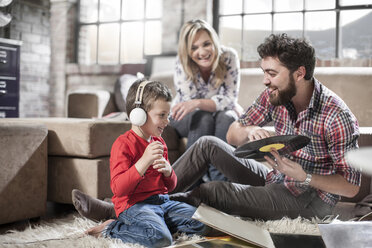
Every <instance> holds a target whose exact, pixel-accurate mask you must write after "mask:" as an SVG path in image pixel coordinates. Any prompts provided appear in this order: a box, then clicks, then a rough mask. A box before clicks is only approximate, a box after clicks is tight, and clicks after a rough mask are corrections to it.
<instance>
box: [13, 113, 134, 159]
mask: <svg viewBox="0 0 372 248" xmlns="http://www.w3.org/2000/svg"><path fill="white" fill-rule="evenodd" d="M8 120H9V119H8ZM12 120H14V121H18V122H30V121H31V122H38V123H43V124H45V125H46V126H47V128H48V154H49V155H54V156H68V157H81V158H98V157H102V156H109V155H110V151H111V146H112V144H113V143H114V141H115V140H116V138H117V137H119V135H121V134H123V133H124V132H126V131H128V130H129V129H130V128H131V124H130V122H129V121H116V120H107V119H84V118H81V119H80V118H57V117H55V118H53V117H52V118H20V119H16V118H13V119H12Z"/></svg>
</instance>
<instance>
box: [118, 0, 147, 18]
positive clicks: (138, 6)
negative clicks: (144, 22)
mask: <svg viewBox="0 0 372 248" xmlns="http://www.w3.org/2000/svg"><path fill="white" fill-rule="evenodd" d="M122 6H123V9H122V17H121V18H122V19H123V20H136V19H142V18H143V17H144V12H145V4H144V0H123V5H122Z"/></svg>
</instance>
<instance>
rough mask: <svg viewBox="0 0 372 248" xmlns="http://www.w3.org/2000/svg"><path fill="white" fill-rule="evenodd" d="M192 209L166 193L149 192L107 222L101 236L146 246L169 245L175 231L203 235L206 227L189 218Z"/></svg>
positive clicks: (192, 211)
mask: <svg viewBox="0 0 372 248" xmlns="http://www.w3.org/2000/svg"><path fill="white" fill-rule="evenodd" d="M195 210H196V209H195V207H193V206H190V205H188V204H186V203H183V202H178V201H172V200H169V196H168V195H153V196H151V197H149V198H147V199H146V200H144V201H142V202H138V203H136V204H135V205H133V206H132V207H130V208H129V209H127V210H125V211H123V212H122V213H121V214H120V215H119V217H118V219H117V220H115V221H113V222H112V223H110V224H109V225H108V226H107V228H106V229H105V231H104V236H106V237H111V238H117V239H121V240H122V241H123V242H124V243H138V244H141V245H144V246H146V247H164V246H169V245H171V244H172V234H174V233H176V232H180V233H186V234H198V235H205V234H206V232H207V230H210V228H208V227H207V226H205V225H204V224H202V223H201V222H199V221H197V220H194V219H192V218H191V217H192V215H193V214H194V212H195Z"/></svg>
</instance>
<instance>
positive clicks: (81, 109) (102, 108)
mask: <svg viewBox="0 0 372 248" xmlns="http://www.w3.org/2000/svg"><path fill="white" fill-rule="evenodd" d="M115 111H116V105H115V102H114V98H113V97H112V94H111V93H110V92H108V91H105V90H94V91H90V90H77V91H73V92H70V93H69V94H68V95H67V117H72V118H101V117H103V116H105V115H107V114H109V113H111V112H115Z"/></svg>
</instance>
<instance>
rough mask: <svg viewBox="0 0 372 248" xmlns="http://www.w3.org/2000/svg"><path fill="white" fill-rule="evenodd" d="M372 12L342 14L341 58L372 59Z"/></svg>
mask: <svg viewBox="0 0 372 248" xmlns="http://www.w3.org/2000/svg"><path fill="white" fill-rule="evenodd" d="M371 22H372V10H370V9H366V10H346V11H341V12H340V24H341V25H340V26H341V47H340V52H341V54H340V55H341V57H342V58H353V59H357V58H371V57H372V32H371V28H370V23H371Z"/></svg>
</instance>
